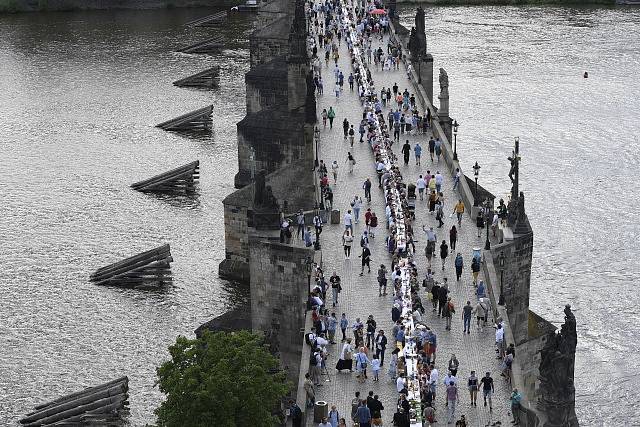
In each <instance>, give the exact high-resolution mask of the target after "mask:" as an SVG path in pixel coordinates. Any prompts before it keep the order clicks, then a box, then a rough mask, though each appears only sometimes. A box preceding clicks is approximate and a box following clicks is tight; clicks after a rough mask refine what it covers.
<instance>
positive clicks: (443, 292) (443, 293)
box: [438, 279, 449, 317]
mask: <svg viewBox="0 0 640 427" xmlns="http://www.w3.org/2000/svg"><path fill="white" fill-rule="evenodd" d="M446 280H447V279H444V283H443V284H442V285H441V286H440V289H438V317H440V316H441V315H442V311H443V309H444V306H445V305H446V304H447V298H448V294H449V286H448V285H447V282H446Z"/></svg>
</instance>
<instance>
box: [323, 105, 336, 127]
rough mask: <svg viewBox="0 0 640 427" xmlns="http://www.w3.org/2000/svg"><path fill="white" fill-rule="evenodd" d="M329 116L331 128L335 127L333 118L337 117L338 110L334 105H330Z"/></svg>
mask: <svg viewBox="0 0 640 427" xmlns="http://www.w3.org/2000/svg"><path fill="white" fill-rule="evenodd" d="M327 118H328V119H329V129H333V119H335V118H336V112H335V111H334V110H333V107H329V111H327ZM325 127H326V125H325Z"/></svg>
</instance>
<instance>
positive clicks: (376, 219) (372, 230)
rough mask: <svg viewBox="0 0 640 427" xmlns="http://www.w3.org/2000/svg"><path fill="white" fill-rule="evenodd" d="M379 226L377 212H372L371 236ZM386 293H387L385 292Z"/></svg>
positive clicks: (374, 235)
mask: <svg viewBox="0 0 640 427" xmlns="http://www.w3.org/2000/svg"><path fill="white" fill-rule="evenodd" d="M377 226H378V217H377V216H376V213H375V212H371V220H370V221H369V236H370V237H376V227H377ZM385 295H386V293H385Z"/></svg>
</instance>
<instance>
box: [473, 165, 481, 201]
mask: <svg viewBox="0 0 640 427" xmlns="http://www.w3.org/2000/svg"><path fill="white" fill-rule="evenodd" d="M478 175H480V165H479V164H478V162H476V164H475V165H473V176H474V178H475V179H476V191H475V192H474V193H473V206H478Z"/></svg>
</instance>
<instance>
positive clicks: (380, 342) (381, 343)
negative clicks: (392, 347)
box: [375, 329, 387, 366]
mask: <svg viewBox="0 0 640 427" xmlns="http://www.w3.org/2000/svg"><path fill="white" fill-rule="evenodd" d="M375 346H376V357H378V358H379V359H380V366H384V352H385V351H386V350H387V337H386V336H385V335H384V331H383V330H382V329H380V330H379V331H378V335H377V336H376V339H375Z"/></svg>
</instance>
